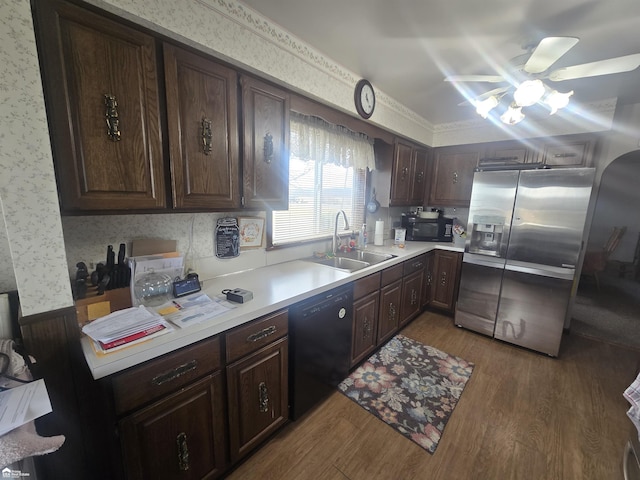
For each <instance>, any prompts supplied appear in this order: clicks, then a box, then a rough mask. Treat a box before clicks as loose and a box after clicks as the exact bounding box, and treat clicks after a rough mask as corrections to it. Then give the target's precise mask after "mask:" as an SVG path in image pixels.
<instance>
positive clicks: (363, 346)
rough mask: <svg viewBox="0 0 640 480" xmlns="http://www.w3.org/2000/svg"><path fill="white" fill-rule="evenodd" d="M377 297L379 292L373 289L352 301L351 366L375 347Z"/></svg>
mask: <svg viewBox="0 0 640 480" xmlns="http://www.w3.org/2000/svg"><path fill="white" fill-rule="evenodd" d="M378 297H379V292H378V291H375V292H373V293H370V294H369V295H367V296H366V297H363V298H361V299H360V300H358V301H356V302H353V335H352V340H351V342H352V343H351V366H352V367H353V366H354V365H356V364H357V363H358V362H360V361H361V360H362V359H363V358H365V357H366V356H367V355H368V354H369V353H371V352H372V351H373V350H374V349H375V348H376V330H377V325H378Z"/></svg>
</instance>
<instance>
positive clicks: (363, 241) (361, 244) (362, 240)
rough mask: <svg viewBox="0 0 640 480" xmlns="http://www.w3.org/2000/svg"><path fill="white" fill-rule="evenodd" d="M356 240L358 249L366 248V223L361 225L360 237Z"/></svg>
mask: <svg viewBox="0 0 640 480" xmlns="http://www.w3.org/2000/svg"><path fill="white" fill-rule="evenodd" d="M358 240H359V242H358V243H359V245H358V246H359V247H360V248H367V224H366V223H363V224H362V228H361V229H360V236H359V238H358Z"/></svg>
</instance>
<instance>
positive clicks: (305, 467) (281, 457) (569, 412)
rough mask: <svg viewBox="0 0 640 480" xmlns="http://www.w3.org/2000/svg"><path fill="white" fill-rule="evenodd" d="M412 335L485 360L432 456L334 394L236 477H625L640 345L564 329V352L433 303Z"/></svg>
mask: <svg viewBox="0 0 640 480" xmlns="http://www.w3.org/2000/svg"><path fill="white" fill-rule="evenodd" d="M402 333H403V334H404V335H406V336H408V337H410V338H413V339H416V340H418V341H421V342H423V343H426V344H429V345H431V346H433V347H436V348H438V349H440V350H443V351H445V352H447V353H449V354H452V355H457V356H460V357H462V358H464V359H465V360H467V361H470V362H473V363H475V369H474V372H473V375H472V376H471V379H470V381H469V383H468V384H467V386H466V388H465V390H464V392H463V394H462V397H461V398H460V401H459V403H458V405H457V407H456V409H455V410H454V412H453V415H452V417H451V419H450V420H449V423H448V424H447V426H446V428H445V431H444V434H443V436H442V439H441V440H440V444H439V445H438V449H437V450H436V452H435V454H433V455H430V454H429V453H427V452H426V451H425V450H423V449H422V448H420V447H419V446H417V445H416V444H414V443H413V442H411V441H410V440H408V439H406V438H405V437H403V436H401V435H400V434H398V433H396V432H395V430H393V429H392V428H391V427H389V426H387V425H386V424H384V423H383V422H382V421H380V420H378V419H377V418H375V417H374V416H373V415H371V414H368V413H367V412H366V411H365V410H364V409H362V408H360V407H359V406H357V405H356V404H355V403H354V402H353V401H351V400H349V399H347V398H346V397H345V396H343V395H342V394H340V393H338V392H335V393H334V394H332V395H331V396H330V397H329V398H328V399H327V400H326V401H325V402H323V403H322V404H320V405H319V406H318V407H317V408H315V409H314V410H313V411H311V412H310V413H309V414H307V415H306V416H305V417H303V418H302V419H300V420H298V421H297V422H293V423H291V424H289V425H287V426H286V427H285V428H284V429H283V430H282V431H281V432H280V433H278V434H277V435H276V436H275V437H274V438H272V439H271V440H270V441H269V442H268V443H267V444H266V445H264V446H263V447H262V448H261V449H260V450H258V451H257V452H256V453H255V454H254V455H253V456H251V457H250V458H249V459H248V460H247V461H246V462H245V463H243V464H242V465H241V466H240V467H239V468H237V469H236V470H235V471H234V472H232V473H231V474H230V475H229V477H228V478H230V479H242V480H247V479H260V480H265V479H274V480H275V479H278V480H288V479H291V480H294V479H295V480H304V479H313V480H377V479H385V480H386V479H389V480H392V479H393V480H398V479H402V480H411V479H416V480H417V479H421V480H423V479H430V480H431V479H433V480H438V479H442V480H463V479H487V480H503V479H527V480H529V479H536V480H537V479H545V480H555V479H558V480H571V479H580V480H588V479H593V480H609V479H622V478H623V473H622V466H621V462H622V452H623V448H624V445H625V443H626V437H627V436H628V434H629V432H630V426H631V423H630V421H629V420H628V418H627V416H626V413H625V412H626V410H627V409H628V404H627V402H626V401H625V400H624V398H623V396H622V392H623V391H624V389H625V388H626V387H627V386H628V385H629V384H630V383H631V382H632V381H633V379H634V378H635V371H636V369H637V367H638V362H639V360H640V352H638V351H634V350H629V349H625V348H622V347H619V346H614V345H610V344H606V343H601V342H597V341H594V340H591V339H588V338H585V337H580V336H577V335H566V336H565V337H564V339H563V343H562V347H561V350H560V356H559V358H557V359H554V358H550V357H548V356H546V355H542V354H538V353H534V352H531V351H528V350H525V349H522V348H518V347H514V346H511V345H508V344H505V343H502V342H499V341H497V340H492V339H490V338H487V337H484V336H482V335H479V334H475V333H473V332H469V331H466V330H462V329H459V328H457V327H455V326H454V325H453V322H452V319H451V318H449V317H445V316H441V315H437V314H434V313H429V312H427V313H424V314H422V315H421V316H420V317H418V318H417V319H416V320H414V321H413V322H412V323H411V324H410V325H409V326H408V327H407V328H406V329H404V331H403V332H402Z"/></svg>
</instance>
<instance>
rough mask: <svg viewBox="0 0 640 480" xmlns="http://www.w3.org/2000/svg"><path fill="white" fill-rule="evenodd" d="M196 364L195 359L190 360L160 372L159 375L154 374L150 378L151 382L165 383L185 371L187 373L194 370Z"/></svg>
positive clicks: (183, 373) (155, 383)
mask: <svg viewBox="0 0 640 480" xmlns="http://www.w3.org/2000/svg"><path fill="white" fill-rule="evenodd" d="M197 366H198V362H197V361H196V360H191V361H190V362H187V363H185V364H183V365H180V366H179V367H176V368H174V369H172V370H169V371H167V372H164V373H161V374H160V375H156V376H155V377H153V379H152V380H151V383H152V384H154V385H162V384H163V383H167V382H170V381H171V380H175V379H176V378H178V377H181V376H182V375H185V374H186V373H189V372H191V371H193V370H195V369H196V367H197Z"/></svg>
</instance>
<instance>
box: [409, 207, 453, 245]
mask: <svg viewBox="0 0 640 480" xmlns="http://www.w3.org/2000/svg"><path fill="white" fill-rule="evenodd" d="M402 227H403V228H405V229H406V230H407V235H406V239H407V240H414V241H422V242H453V232H452V229H453V219H452V218H446V217H443V216H442V215H440V216H439V217H438V218H421V217H419V216H418V215H414V214H410V213H403V214H402Z"/></svg>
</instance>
